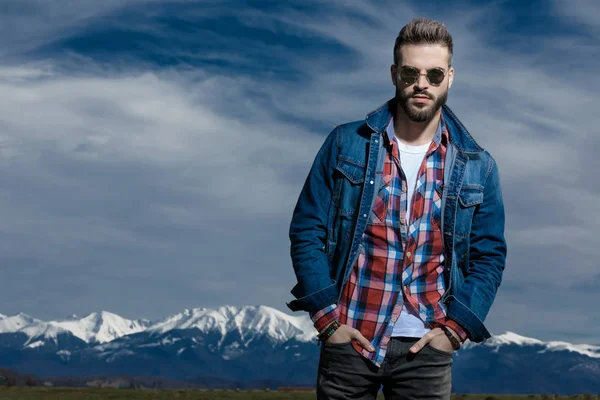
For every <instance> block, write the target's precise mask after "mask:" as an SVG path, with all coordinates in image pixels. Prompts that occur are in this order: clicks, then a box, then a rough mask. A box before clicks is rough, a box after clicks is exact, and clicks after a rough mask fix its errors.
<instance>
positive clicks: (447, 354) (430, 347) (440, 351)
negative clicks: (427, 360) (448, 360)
mask: <svg viewBox="0 0 600 400" xmlns="http://www.w3.org/2000/svg"><path fill="white" fill-rule="evenodd" d="M425 349H429V350H431V351H432V352H434V353H437V354H441V355H444V356H446V357H452V355H453V354H454V352H453V351H452V352H447V351H446V350H441V349H438V348H437V347H433V346H432V345H431V344H429V343H427V344H426V345H425V347H423V350H425Z"/></svg>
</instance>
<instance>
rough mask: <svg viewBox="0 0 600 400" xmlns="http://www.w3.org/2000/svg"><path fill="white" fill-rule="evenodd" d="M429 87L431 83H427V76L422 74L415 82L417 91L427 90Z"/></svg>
mask: <svg viewBox="0 0 600 400" xmlns="http://www.w3.org/2000/svg"><path fill="white" fill-rule="evenodd" d="M428 87H429V82H428V81H427V74H420V75H419V76H418V77H417V80H416V82H415V88H416V89H417V88H418V89H426V88H428Z"/></svg>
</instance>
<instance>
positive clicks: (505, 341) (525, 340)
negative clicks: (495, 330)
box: [485, 332, 545, 346]
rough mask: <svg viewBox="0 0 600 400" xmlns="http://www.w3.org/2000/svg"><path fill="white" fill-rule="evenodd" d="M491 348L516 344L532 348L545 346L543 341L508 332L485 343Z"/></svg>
mask: <svg viewBox="0 0 600 400" xmlns="http://www.w3.org/2000/svg"><path fill="white" fill-rule="evenodd" d="M485 343H486V344H488V345H490V346H499V345H510V344H516V345H519V346H532V345H543V344H545V343H544V342H542V341H541V340H537V339H534V338H529V337H525V336H521V335H518V334H516V333H513V332H506V333H503V334H501V335H495V336H492V337H491V338H490V339H489V340H487V341H486V342H485Z"/></svg>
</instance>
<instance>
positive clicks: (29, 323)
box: [0, 311, 151, 347]
mask: <svg viewBox="0 0 600 400" xmlns="http://www.w3.org/2000/svg"><path fill="white" fill-rule="evenodd" d="M150 324H151V323H150V321H148V320H128V319H125V318H122V317H120V316H118V315H116V314H113V313H110V312H107V311H101V312H99V313H91V314H90V315H88V316H86V317H83V318H81V319H76V318H73V317H72V318H70V319H66V320H58V321H48V322H45V321H42V320H39V319H36V318H33V317H31V316H29V315H27V314H23V313H19V314H17V315H15V316H10V317H6V316H5V317H4V318H2V319H0V333H17V332H21V333H24V334H26V335H27V337H28V340H27V342H26V343H25V346H30V347H38V346H40V345H42V344H44V340H52V341H54V343H57V338H58V335H60V334H72V335H73V336H75V337H76V338H79V339H81V340H83V341H84V342H86V343H97V342H99V343H105V342H110V341H111V340H114V339H116V338H119V337H121V336H125V335H130V334H132V333H137V332H141V331H144V330H145V329H147V328H148V326H150Z"/></svg>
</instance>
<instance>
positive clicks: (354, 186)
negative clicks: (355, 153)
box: [334, 158, 366, 213]
mask: <svg viewBox="0 0 600 400" xmlns="http://www.w3.org/2000/svg"><path fill="white" fill-rule="evenodd" d="M365 174H366V167H365V166H362V165H360V164H359V163H357V162H355V161H351V160H349V159H346V158H339V159H338V161H337V165H336V166H335V171H334V179H335V180H336V193H335V196H334V201H335V202H336V203H337V205H338V207H339V208H340V212H341V213H347V212H350V211H354V209H355V208H356V207H358V203H357V201H358V199H359V198H360V193H361V190H362V187H363V184H364V182H365Z"/></svg>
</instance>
